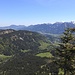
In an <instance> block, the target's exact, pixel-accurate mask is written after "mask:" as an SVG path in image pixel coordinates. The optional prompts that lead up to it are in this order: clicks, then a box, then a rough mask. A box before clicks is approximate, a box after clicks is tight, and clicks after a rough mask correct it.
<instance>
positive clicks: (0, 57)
mask: <svg viewBox="0 0 75 75" xmlns="http://www.w3.org/2000/svg"><path fill="white" fill-rule="evenodd" d="M11 57H12V56H6V55H2V54H0V63H1V62H3V61H5V60H7V59H9V58H11Z"/></svg>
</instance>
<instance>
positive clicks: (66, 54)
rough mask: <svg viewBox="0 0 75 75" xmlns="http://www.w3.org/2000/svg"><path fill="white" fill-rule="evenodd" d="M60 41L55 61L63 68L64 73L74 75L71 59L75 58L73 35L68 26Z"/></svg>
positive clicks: (74, 64) (74, 63) (74, 39)
mask: <svg viewBox="0 0 75 75" xmlns="http://www.w3.org/2000/svg"><path fill="white" fill-rule="evenodd" d="M61 41H62V43H61V44H59V48H57V54H58V57H57V63H58V64H59V65H60V68H62V69H63V70H64V75H69V74H72V75H74V69H75V61H72V60H75V49H74V47H75V43H74V41H75V37H74V36H73V34H72V32H71V30H70V29H69V28H68V29H67V30H65V32H64V35H63V37H62V38H61Z"/></svg>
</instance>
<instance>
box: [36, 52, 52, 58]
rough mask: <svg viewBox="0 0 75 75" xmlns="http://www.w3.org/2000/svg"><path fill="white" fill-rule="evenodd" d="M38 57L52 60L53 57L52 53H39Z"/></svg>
mask: <svg viewBox="0 0 75 75" xmlns="http://www.w3.org/2000/svg"><path fill="white" fill-rule="evenodd" d="M36 56H39V57H47V58H52V57H53V56H52V54H51V53H50V52H45V53H39V54H37V55H36Z"/></svg>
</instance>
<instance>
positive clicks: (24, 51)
mask: <svg viewBox="0 0 75 75" xmlns="http://www.w3.org/2000/svg"><path fill="white" fill-rule="evenodd" d="M29 51H30V50H21V52H23V53H26V52H29Z"/></svg>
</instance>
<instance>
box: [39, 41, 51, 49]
mask: <svg viewBox="0 0 75 75" xmlns="http://www.w3.org/2000/svg"><path fill="white" fill-rule="evenodd" d="M40 44H41V46H39V49H41V50H44V49H47V47H48V46H49V45H50V44H49V43H46V42H43V41H40Z"/></svg>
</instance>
